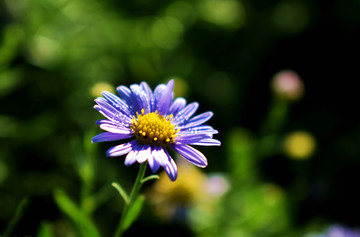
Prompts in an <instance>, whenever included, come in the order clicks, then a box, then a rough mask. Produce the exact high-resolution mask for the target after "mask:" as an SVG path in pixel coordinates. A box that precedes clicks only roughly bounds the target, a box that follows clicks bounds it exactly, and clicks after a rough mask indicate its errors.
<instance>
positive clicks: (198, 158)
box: [172, 142, 207, 168]
mask: <svg viewBox="0 0 360 237" xmlns="http://www.w3.org/2000/svg"><path fill="white" fill-rule="evenodd" d="M172 148H173V149H174V150H175V151H176V152H178V153H179V154H180V155H181V156H182V157H184V158H185V159H186V160H188V161H189V162H191V163H192V164H194V165H196V166H199V167H202V168H203V167H206V166H207V159H206V157H205V156H204V155H203V154H202V153H201V152H200V151H198V150H196V149H195V148H192V147H191V146H188V145H184V144H181V143H176V142H175V143H174V144H173V145H172Z"/></svg>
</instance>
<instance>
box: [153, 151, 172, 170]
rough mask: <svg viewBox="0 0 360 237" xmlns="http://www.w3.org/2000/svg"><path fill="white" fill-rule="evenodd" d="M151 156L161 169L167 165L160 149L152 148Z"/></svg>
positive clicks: (164, 155)
mask: <svg viewBox="0 0 360 237" xmlns="http://www.w3.org/2000/svg"><path fill="white" fill-rule="evenodd" d="M152 155H153V157H154V159H155V160H157V161H158V163H159V164H160V165H161V166H162V167H165V166H166V164H167V163H168V157H167V155H166V153H165V151H164V149H163V148H162V147H154V148H153V150H152Z"/></svg>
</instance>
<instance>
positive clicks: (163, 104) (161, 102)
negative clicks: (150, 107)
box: [155, 80, 174, 115]
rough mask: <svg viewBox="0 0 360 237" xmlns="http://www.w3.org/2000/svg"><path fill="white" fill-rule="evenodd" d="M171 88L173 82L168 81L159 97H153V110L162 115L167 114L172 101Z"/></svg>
mask: <svg viewBox="0 0 360 237" xmlns="http://www.w3.org/2000/svg"><path fill="white" fill-rule="evenodd" d="M173 88H174V80H170V81H169V82H168V84H167V85H166V88H165V89H164V90H163V91H162V93H161V96H155V109H156V110H157V111H159V113H160V114H162V115H167V114H168V112H169V108H170V105H171V102H172V100H173V97H172V94H173ZM155 92H156V91H155Z"/></svg>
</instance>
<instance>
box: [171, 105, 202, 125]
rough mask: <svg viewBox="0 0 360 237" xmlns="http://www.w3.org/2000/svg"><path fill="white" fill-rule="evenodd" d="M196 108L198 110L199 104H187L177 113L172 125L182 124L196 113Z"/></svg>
mask: <svg viewBox="0 0 360 237" xmlns="http://www.w3.org/2000/svg"><path fill="white" fill-rule="evenodd" d="M198 108H199V104H198V103H197V102H193V103H191V104H188V105H187V106H186V107H185V108H183V109H182V110H180V111H179V113H178V114H177V115H176V117H175V119H174V121H173V123H172V124H175V125H182V124H184V123H185V122H186V121H187V120H188V119H189V118H190V117H191V116H192V115H193V114H194V113H195V112H196V110H197V109H198Z"/></svg>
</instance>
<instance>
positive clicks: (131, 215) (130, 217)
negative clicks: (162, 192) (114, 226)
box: [122, 195, 145, 231]
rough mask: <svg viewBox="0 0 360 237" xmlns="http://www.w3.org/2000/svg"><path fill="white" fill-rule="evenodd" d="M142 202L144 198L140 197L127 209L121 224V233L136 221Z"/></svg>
mask: <svg viewBox="0 0 360 237" xmlns="http://www.w3.org/2000/svg"><path fill="white" fill-rule="evenodd" d="M144 200H145V197H144V196H143V195H140V196H138V198H137V199H136V200H135V202H134V204H133V205H131V206H130V207H129V211H128V213H127V215H126V217H125V220H124V222H123V224H122V230H123V231H125V230H127V229H128V228H129V227H130V226H131V224H132V223H133V222H134V221H135V220H136V219H137V217H138V216H139V214H140V212H141V209H142V206H143V204H144Z"/></svg>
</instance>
